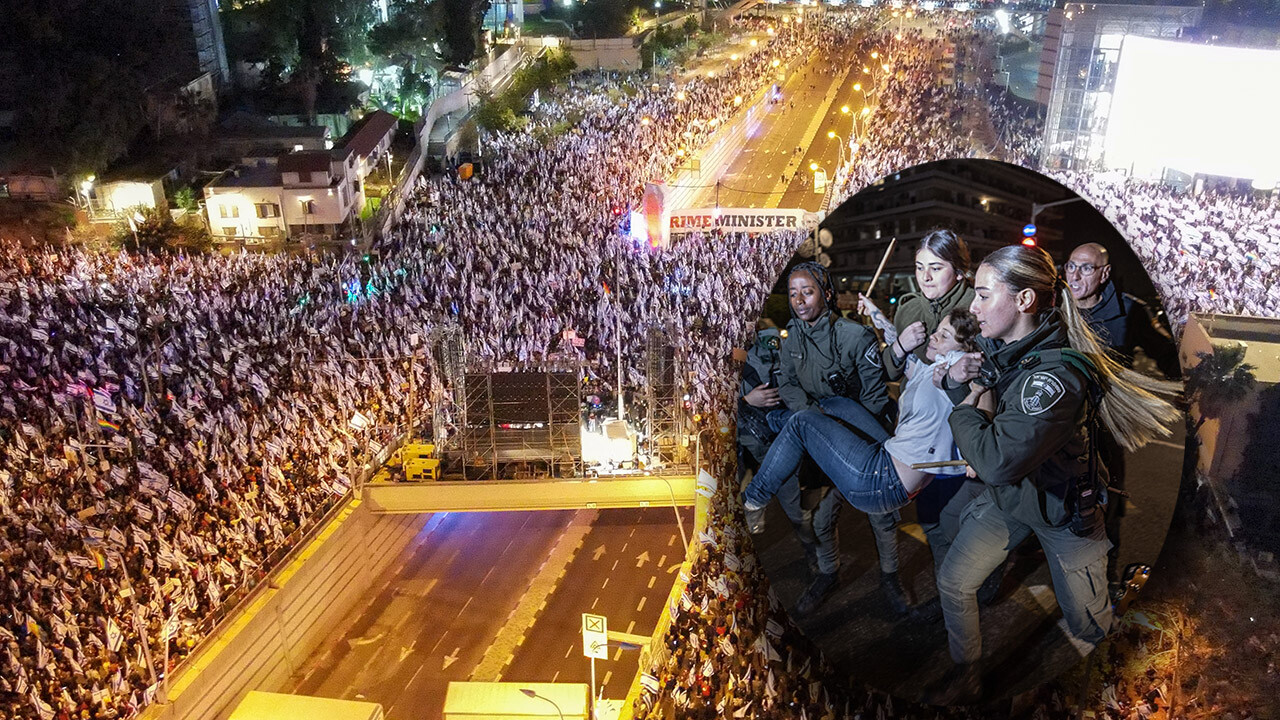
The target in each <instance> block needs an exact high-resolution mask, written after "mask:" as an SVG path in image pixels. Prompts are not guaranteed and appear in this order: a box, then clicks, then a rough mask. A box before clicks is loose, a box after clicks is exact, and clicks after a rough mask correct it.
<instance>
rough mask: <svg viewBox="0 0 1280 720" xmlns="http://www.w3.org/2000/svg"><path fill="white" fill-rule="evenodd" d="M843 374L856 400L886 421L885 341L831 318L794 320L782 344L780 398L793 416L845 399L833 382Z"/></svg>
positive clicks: (828, 316)
mask: <svg viewBox="0 0 1280 720" xmlns="http://www.w3.org/2000/svg"><path fill="white" fill-rule="evenodd" d="M833 374H839V375H841V376H843V377H844V378H845V379H846V382H847V383H848V384H849V386H850V387H851V388H853V387H855V386H856V387H857V392H856V393H851V395H852V398H853V399H854V400H857V401H858V402H860V403H862V406H863V407H865V408H866V409H867V410H868V411H869V412H870V413H871V414H872V415H875V416H876V417H877V418H882V419H883V417H884V413H885V411H886V409H887V408H888V405H889V391H888V389H887V388H886V387H885V375H884V365H883V363H882V361H881V359H880V341H879V340H878V339H877V338H876V334H875V333H874V332H872V331H871V330H870V329H869V328H867V327H866V326H865V325H861V324H859V323H856V322H854V321H852V320H848V319H845V318H841V317H837V316H836V315H835V314H827V315H826V316H824V317H822V318H820V319H819V320H818V321H817V322H816V323H814V324H813V325H810V324H809V323H807V322H805V321H803V320H800V319H799V318H792V320H791V322H789V323H787V337H786V338H784V339H783V341H782V372H781V385H780V386H779V388H778V395H779V396H781V397H782V402H784V403H786V405H787V409H788V410H791V411H792V412H800V411H801V410H811V409H815V408H816V407H817V404H818V401H819V400H822V399H823V398H829V397H833V396H835V395H839V394H840V393H837V392H836V391H835V389H834V388H832V387H831V383H830V377H831V376H832V375H833Z"/></svg>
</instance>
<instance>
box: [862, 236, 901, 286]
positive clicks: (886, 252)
mask: <svg viewBox="0 0 1280 720" xmlns="http://www.w3.org/2000/svg"><path fill="white" fill-rule="evenodd" d="M897 244H898V238H897V237H896V236H895V237H893V238H891V239H890V240H889V247H887V248H885V250H884V257H882V258H880V267H878V268H876V274H875V275H872V276H871V284H870V285H868V286H867V297H871V293H873V292H875V289H876V281H877V280H879V279H880V273H882V272H884V266H885V264H886V263H888V262H889V256H890V255H892V254H893V247H894V246H895V245H897Z"/></svg>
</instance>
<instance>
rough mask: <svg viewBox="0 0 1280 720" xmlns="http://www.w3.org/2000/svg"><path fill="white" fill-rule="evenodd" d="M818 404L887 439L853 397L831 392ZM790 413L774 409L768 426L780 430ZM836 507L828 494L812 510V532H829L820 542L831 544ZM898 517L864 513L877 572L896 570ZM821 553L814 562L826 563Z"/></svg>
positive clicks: (836, 502) (875, 437)
mask: <svg viewBox="0 0 1280 720" xmlns="http://www.w3.org/2000/svg"><path fill="white" fill-rule="evenodd" d="M818 405H819V406H820V407H821V408H822V411H823V412H825V413H826V414H828V415H831V416H834V417H837V418H839V419H840V420H842V421H844V422H846V423H848V424H849V425H851V426H853V427H854V428H856V429H857V430H858V431H860V432H862V433H863V434H865V435H866V436H867V437H868V438H870V439H871V440H873V441H875V442H877V443H883V442H884V441H885V440H888V439H889V432H888V431H887V430H885V429H884V426H883V425H881V424H880V421H879V420H876V418H875V416H874V415H872V414H871V412H870V411H869V410H867V409H866V408H865V407H863V405H862V403H860V402H858V401H857V400H853V399H852V398H847V397H843V396H839V395H835V396H832V397H828V398H823V399H821V400H819V401H818ZM793 415H795V413H794V412H792V411H790V410H774V411H773V412H771V413H769V415H768V417H767V420H768V423H769V428H770V429H772V430H773V431H774V432H775V433H776V432H780V431H781V430H782V428H784V427H786V424H787V420H789V419H791V417H792V416H793ZM784 491H785V486H784ZM779 499H781V497H780V498H779ZM839 509H840V501H839V498H837V497H836V496H835V495H831V494H829V495H827V496H826V497H825V498H823V500H822V504H821V505H819V506H818V508H817V509H816V510H815V511H814V516H813V524H814V532H815V533H817V534H818V538H819V540H820V541H822V540H823V539H824V537H825V536H824V532H826V533H828V534H829V535H830V536H831V541H830V542H826V543H825V544H824V543H821V542H820V546H823V547H826V546H830V547H834V546H835V538H834V536H835V532H836V531H835V526H836V521H837V517H836V512H837V511H838V510H839ZM900 519H901V518H900V517H899V515H898V513H897V511H894V512H890V513H875V512H869V513H867V524H868V525H870V526H871V537H872V538H873V539H874V540H875V543H876V554H877V555H879V556H880V572H885V573H892V572H897V571H898V521H899V520H900ZM823 528H829V530H826V531H824V530H823ZM834 552H835V551H834V550H828V551H827V552H826V554H827V555H831V556H834ZM821 555H822V553H820V557H819V562H818V564H819V566H820V567H824V566H825V565H826V564H825V563H824V562H823V561H822V559H821ZM823 572H826V570H823Z"/></svg>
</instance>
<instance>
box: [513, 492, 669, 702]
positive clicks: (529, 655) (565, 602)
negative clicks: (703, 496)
mask: <svg viewBox="0 0 1280 720" xmlns="http://www.w3.org/2000/svg"><path fill="white" fill-rule="evenodd" d="M681 514H682V517H683V519H684V526H685V531H686V532H692V528H693V508H681ZM681 548H682V546H681V538H680V531H679V529H678V527H677V524H676V519H675V515H674V513H673V511H672V509H671V508H670V507H650V508H643V509H640V510H606V511H601V513H600V516H599V518H597V520H596V522H595V523H594V524H593V525H592V528H591V532H590V534H588V535H587V537H586V539H585V540H584V542H583V544H582V547H581V549H580V550H579V551H578V553H577V555H575V556H574V559H573V562H572V563H570V564H569V566H568V567H567V568H566V571H565V575H564V578H563V579H561V581H560V583H559V584H558V586H557V588H556V591H555V592H554V593H553V594H552V595H551V597H549V598H548V599H547V605H546V608H545V609H544V610H543V611H542V613H541V615H539V617H538V621H537V624H536V625H534V627H533V628H532V629H531V630H530V631H529V633H528V634H527V635H526V636H525V639H524V642H523V643H521V645H520V650H519V651H518V652H517V653H516V656H515V659H514V660H513V661H512V662H511V664H510V665H509V666H508V667H507V668H506V669H505V670H504V671H503V673H502V680H503V682H516V681H528V682H580V683H586V682H590V678H591V661H590V660H588V659H587V658H586V657H585V656H584V655H583V648H582V635H581V628H582V614H583V613H592V614H595V615H604V616H605V617H606V618H607V619H608V629H609V630H610V631H617V632H625V633H630V634H635V635H644V636H646V637H647V636H651V635H652V634H653V631H654V628H655V626H656V625H657V622H658V617H659V616H660V615H661V614H662V608H663V604H664V603H665V602H666V600H667V597H668V595H669V594H670V592H671V586H672V584H673V583H674V582H675V580H676V573H677V572H678V571H679V567H680V563H681V562H682V561H683V554H682V550H681ZM639 657H640V653H639V651H638V650H634V649H624V648H622V647H611V648H610V655H609V659H608V660H596V680H597V684H598V687H601V688H603V692H604V697H606V698H613V699H622V698H624V697H625V696H626V694H627V691H628V689H629V688H630V687H631V682H632V680H634V679H635V675H636V672H637V670H638V661H639Z"/></svg>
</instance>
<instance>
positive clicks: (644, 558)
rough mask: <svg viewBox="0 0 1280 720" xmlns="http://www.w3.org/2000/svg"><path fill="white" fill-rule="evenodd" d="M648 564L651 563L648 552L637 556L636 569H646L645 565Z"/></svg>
mask: <svg viewBox="0 0 1280 720" xmlns="http://www.w3.org/2000/svg"><path fill="white" fill-rule="evenodd" d="M647 562H649V551H648V550H645V551H644V552H642V553H640V554H639V555H637V556H636V567H644V564H645V563H647Z"/></svg>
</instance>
